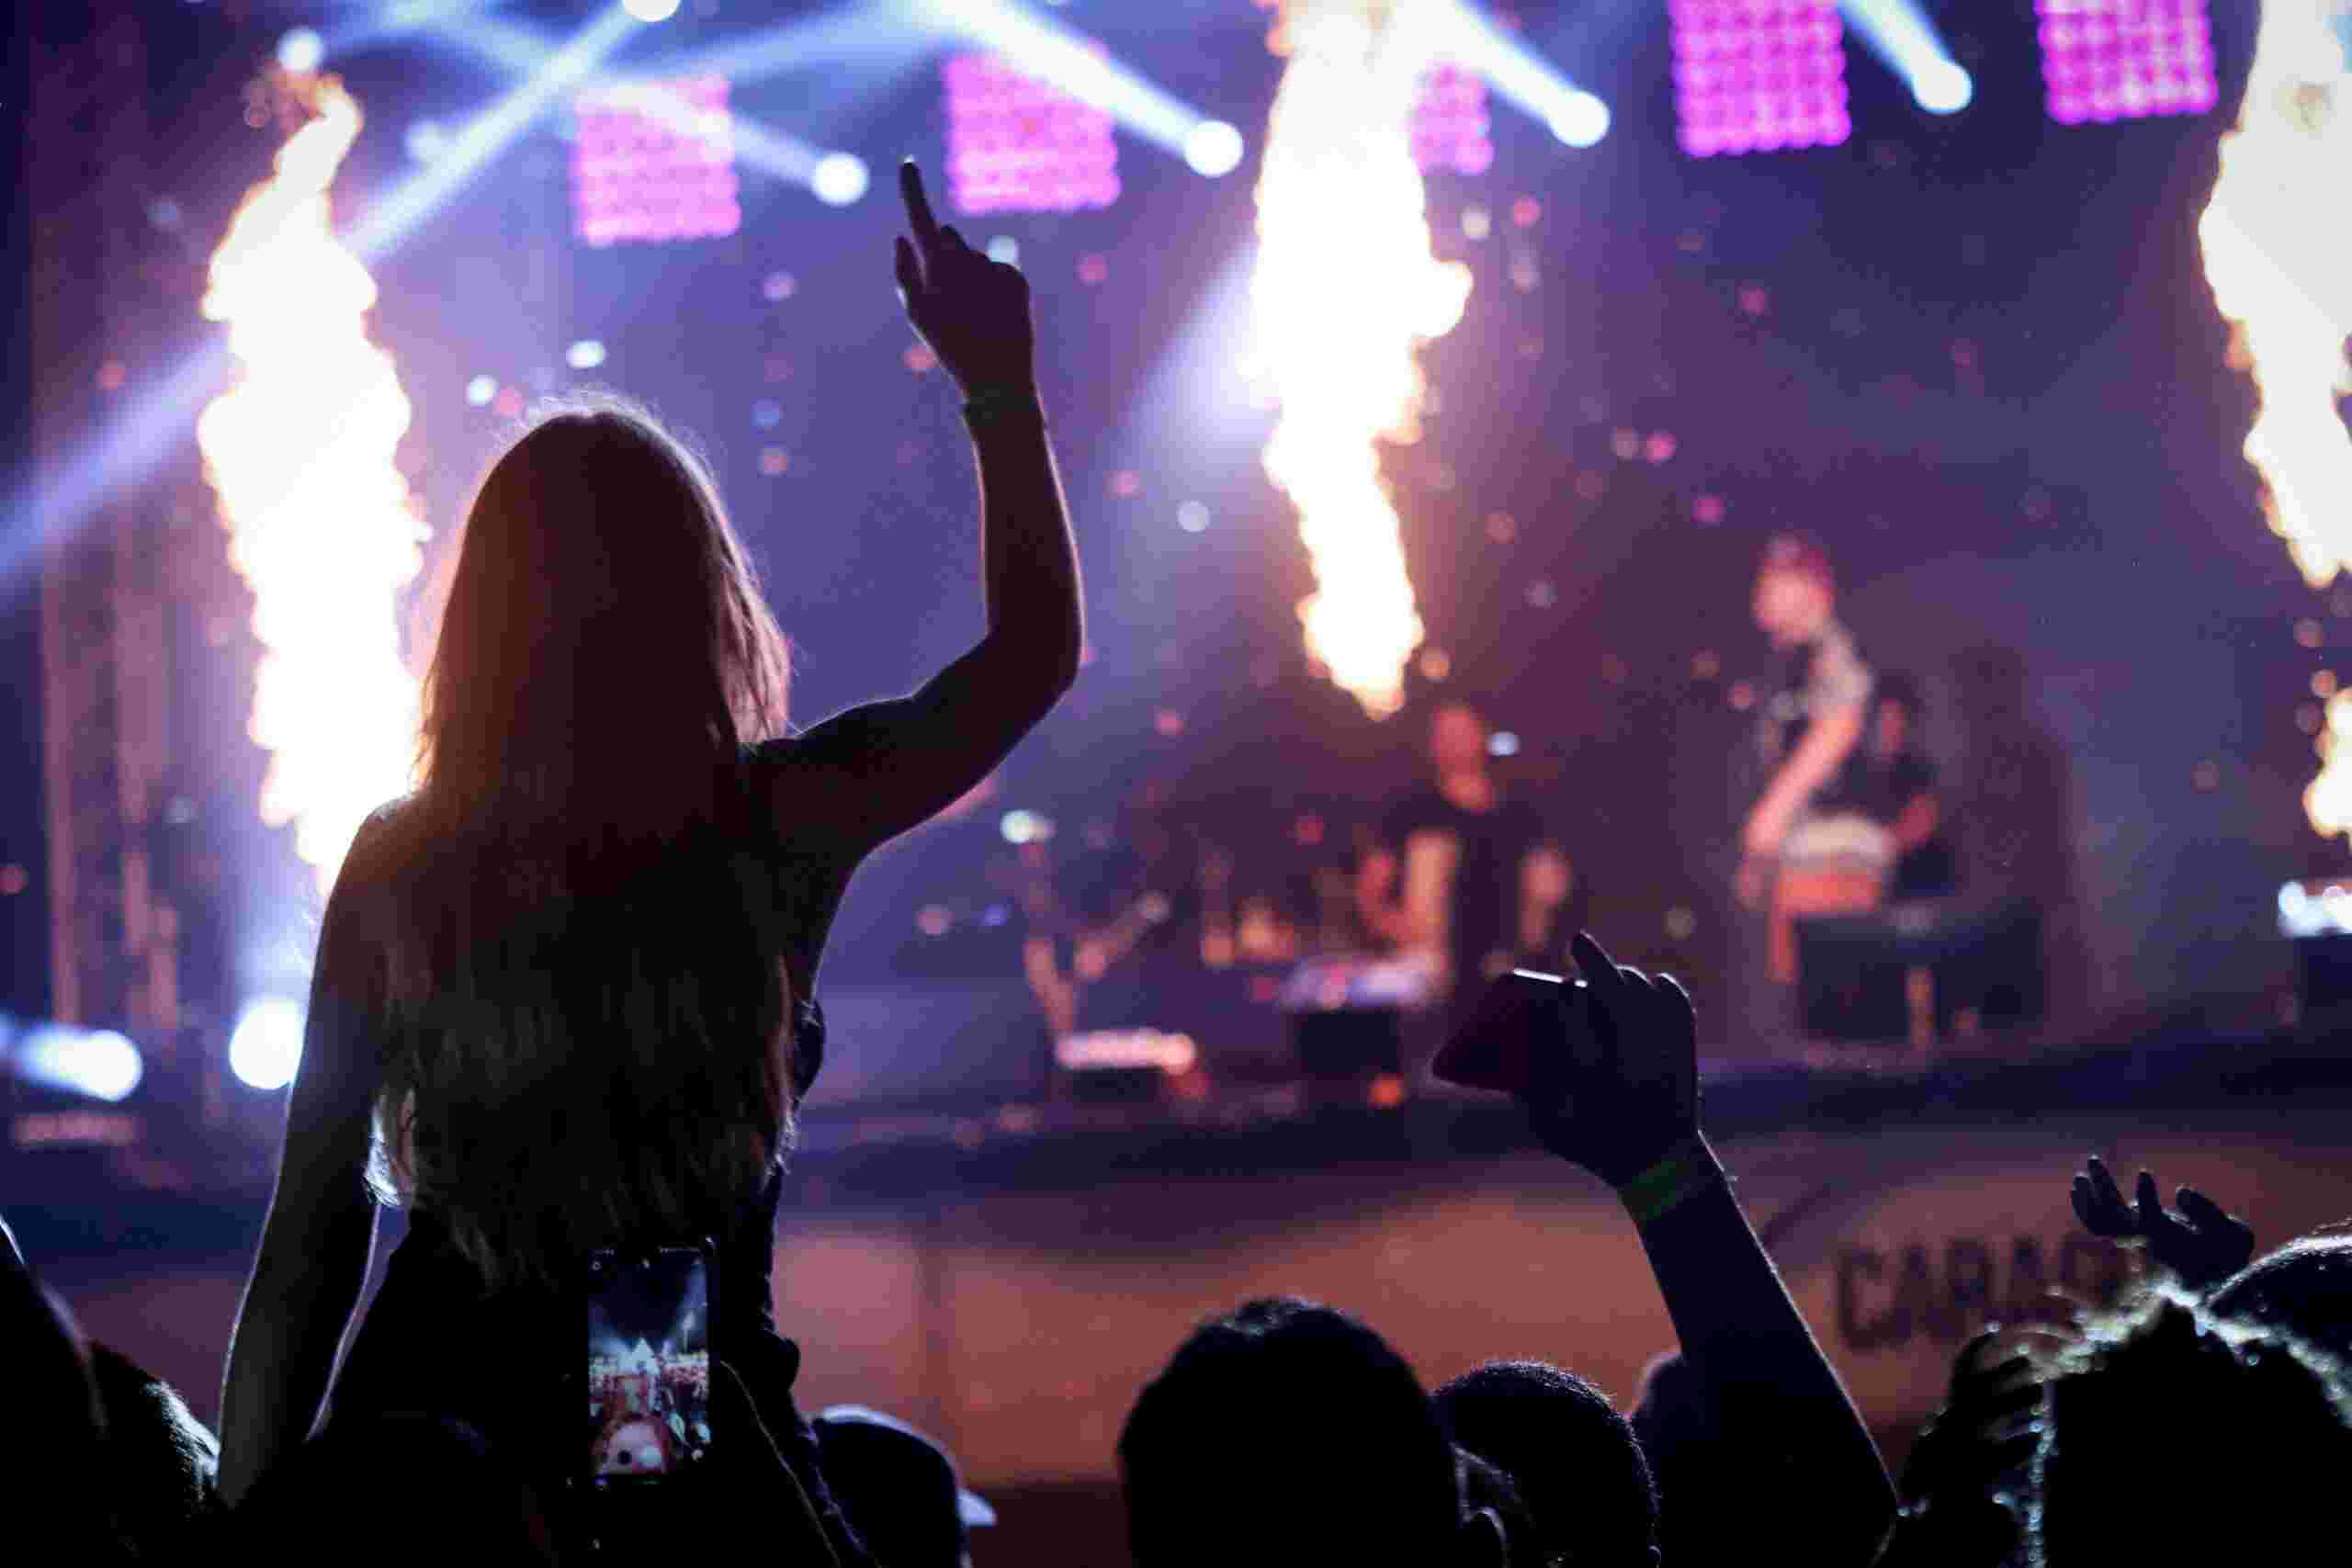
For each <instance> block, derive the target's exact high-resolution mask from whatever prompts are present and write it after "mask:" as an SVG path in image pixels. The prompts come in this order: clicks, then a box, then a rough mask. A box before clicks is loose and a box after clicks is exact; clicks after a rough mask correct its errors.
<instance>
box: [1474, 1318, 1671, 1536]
mask: <svg viewBox="0 0 2352 1568" xmlns="http://www.w3.org/2000/svg"><path fill="white" fill-rule="evenodd" d="M1437 1405H1438V1413H1439V1414H1440V1415H1441V1416H1443V1417H1444V1420H1445V1423H1446V1425H1447V1427H1450V1428H1451V1429H1452V1431H1453V1440H1454V1441H1455V1442H1456V1443H1458V1444H1460V1445H1461V1446H1462V1447H1463V1448H1465V1449H1467V1450H1470V1451H1471V1452H1472V1453H1475V1454H1477V1455H1479V1456H1480V1457H1482V1458H1484V1459H1486V1460H1487V1461H1491V1462H1492V1463H1494V1464H1495V1465H1496V1466H1497V1467H1498V1468H1499V1469H1500V1470H1501V1471H1502V1472H1504V1473H1505V1474H1506V1475H1508V1476H1510V1479H1511V1482H1512V1483H1513V1484H1514V1485H1515V1486H1516V1487H1517V1488H1518V1492H1519V1495H1520V1497H1521V1500H1522V1501H1523V1502H1524V1503H1525V1504H1526V1506H1527V1510H1528V1514H1529V1517H1531V1518H1532V1520H1533V1521H1534V1525H1535V1529H1536V1534H1537V1537H1538V1539H1539V1540H1541V1541H1542V1542H1543V1545H1544V1551H1545V1553H1546V1554H1547V1555H1559V1556H1564V1557H1566V1558H1567V1559H1568V1560H1569V1561H1571V1562H1575V1563H1577V1564H1578V1565H1579V1568H1588V1565H1590V1568H1603V1565H1605V1568H1648V1564H1649V1563H1651V1562H1653V1561H1655V1559H1656V1557H1657V1522H1658V1502H1657V1484H1656V1483H1654V1482H1653V1481H1652V1479H1651V1476H1650V1466H1649V1461H1648V1460H1647V1459H1646V1458H1645V1457H1644V1455H1643V1453H1642V1445H1641V1443H1640V1442H1639V1441H1638V1440H1637V1439H1636V1438H1634V1428H1633V1426H1632V1424H1631V1423H1629V1422H1628V1421H1627V1420H1626V1419H1625V1417H1624V1416H1621V1415H1619V1414H1618V1413H1617V1408H1616V1406H1614V1405H1612V1404H1610V1403H1609V1396H1608V1395H1607V1394H1604V1393H1601V1392H1600V1389H1598V1388H1596V1387H1594V1386H1593V1385H1592V1384H1591V1383H1589V1382H1586V1381H1585V1380H1584V1379H1582V1378H1580V1377H1578V1376H1577V1375H1576V1374H1575V1373H1574V1372H1568V1371H1561V1370H1560V1369H1559V1368H1557V1367H1552V1366H1546V1365H1544V1363H1543V1362H1541V1361H1489V1362H1487V1364H1486V1365H1485V1366H1483V1367H1480V1368H1478V1369H1477V1370H1476V1371H1469V1372H1464V1373H1463V1374H1462V1376H1460V1377H1458V1378H1455V1379H1454V1380H1453V1382H1450V1383H1447V1384H1446V1385H1445V1386H1444V1387H1443V1388H1442V1389H1439V1390H1438V1391H1437Z"/></svg>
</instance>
